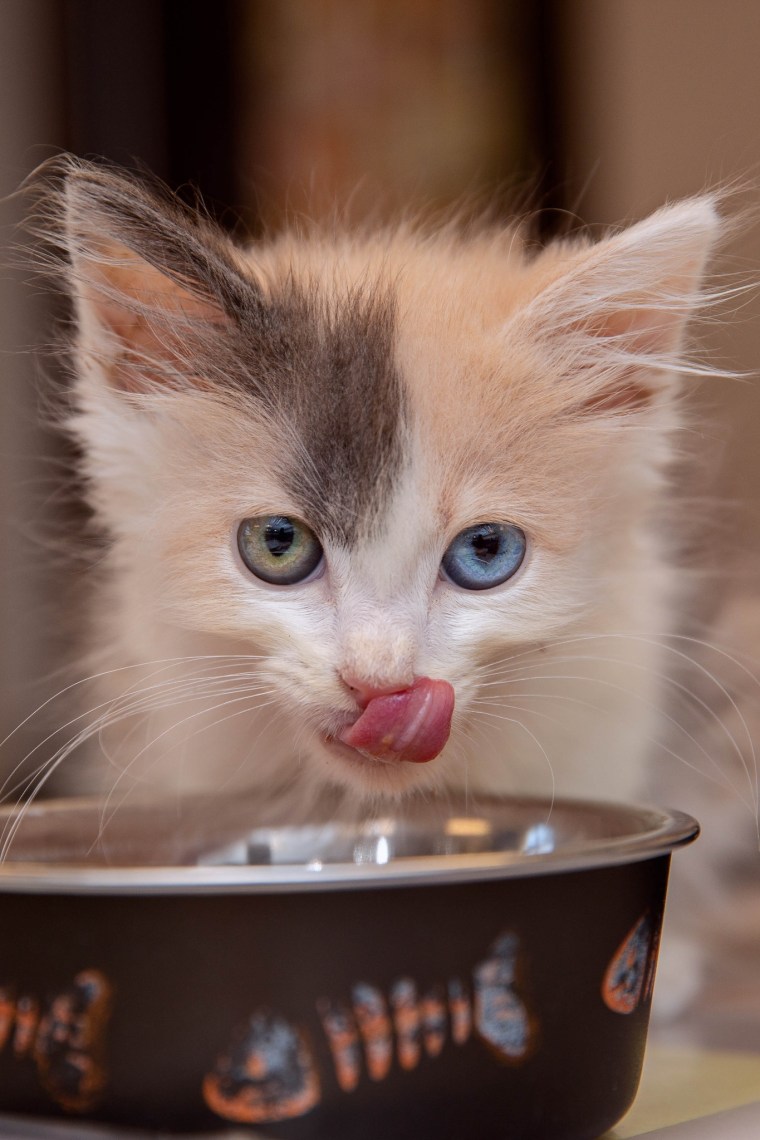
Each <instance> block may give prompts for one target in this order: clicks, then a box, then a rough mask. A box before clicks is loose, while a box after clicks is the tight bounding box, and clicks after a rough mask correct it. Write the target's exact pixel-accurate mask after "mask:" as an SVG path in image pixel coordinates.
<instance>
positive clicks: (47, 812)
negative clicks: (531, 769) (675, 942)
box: [0, 800, 698, 1140]
mask: <svg viewBox="0 0 760 1140" xmlns="http://www.w3.org/2000/svg"><path fill="white" fill-rule="evenodd" d="M236 812H237V814H238V816H241V817H243V816H244V815H245V812H244V805H241V804H238V805H232V806H231V805H227V808H226V809H223V808H221V807H219V805H218V804H215V803H214V802H212V801H208V800H207V801H204V803H203V804H202V805H200V806H199V805H198V804H196V805H195V808H194V809H187V810H183V812H182V813H178V811H177V809H176V805H173V806H172V808H171V809H170V808H168V807H167V808H165V809H159V808H144V809H141V808H139V807H132V808H128V807H125V808H123V809H121V810H120V811H118V812H116V813H114V814H113V818H111V819H110V821H109V810H108V809H107V808H106V807H105V806H104V805H99V804H96V803H94V802H92V801H90V802H87V801H81V800H79V801H76V800H71V801H59V802H50V803H48V804H42V805H39V806H37V805H35V806H32V807H30V808H29V809H28V810H27V811H26V813H25V814H24V816H23V817H22V818H21V820H20V823H19V817H17V816H14V815H13V814H12V813H7V814H6V816H5V817H4V820H0V823H2V822H4V825H5V830H4V834H5V837H6V839H7V838H9V837H10V835H11V834H12V833H13V840H12V842H10V844H9V855H8V857H7V860H6V862H5V863H4V864H2V865H1V866H0V924H1V925H2V930H3V936H2V940H1V941H0V1111H2V1112H4V1113H6V1114H14V1113H16V1114H25V1115H34V1116H38V1117H40V1116H41V1117H47V1118H56V1117H59V1118H61V1117H64V1118H65V1117H68V1118H69V1119H71V1118H80V1119H87V1120H96V1121H101V1122H113V1123H118V1124H120V1125H131V1126H136V1127H143V1128H147V1129H163V1130H167V1131H176V1132H190V1131H196V1130H197V1131H201V1130H207V1131H213V1130H214V1129H215V1128H218V1129H220V1130H223V1129H224V1128H225V1127H242V1128H243V1129H244V1130H245V1129H248V1130H250V1131H251V1134H252V1135H253V1136H265V1137H273V1138H277V1137H282V1138H284V1140H291V1138H292V1140H307V1138H308V1140H356V1137H358V1136H361V1137H362V1140H380V1138H381V1137H382V1138H383V1140H385V1138H386V1137H388V1136H393V1137H394V1140H427V1138H430V1140H448V1138H451V1140H453V1138H456V1140H461V1137H463V1136H477V1137H478V1140H490V1138H494V1140H495V1138H497V1137H498V1138H500V1140H505V1138H512V1140H532V1138H536V1140H538V1138H541V1140H551V1138H553V1137H556V1138H557V1140H582V1138H589V1140H590V1138H592V1137H598V1136H600V1135H601V1134H602V1133H603V1132H604V1131H605V1130H606V1129H608V1128H609V1127H611V1126H612V1125H613V1124H614V1123H615V1122H616V1121H617V1120H619V1118H620V1117H621V1116H622V1115H623V1114H624V1112H625V1111H626V1109H627V1108H628V1107H629V1105H630V1104H631V1102H632V1100H633V1098H634V1095H635V1092H636V1088H637V1084H638V1080H639V1075H640V1070H641V1063H642V1059H643V1053H644V1044H645V1038H646V1032H647V1023H648V1019H649V1009H650V1001H651V995H652V987H653V980H654V971H655V964H656V959H657V948H658V942H659V936H660V927H661V921H662V914H663V906H664V899H665V889H666V882H667V876H668V868H669V862H670V855H671V852H672V850H673V849H674V848H675V847H678V846H680V845H682V844H685V843H688V842H689V841H690V840H692V839H693V838H694V837H695V836H696V834H697V831H698V828H697V825H696V823H695V822H694V820H692V819H690V818H689V817H687V816H685V815H681V814H679V813H677V812H666V811H659V810H653V809H648V808H640V807H631V806H615V805H609V804H605V805H599V804H589V803H580V802H578V803H573V802H563V803H554V804H549V803H547V802H541V801H529V800H519V801H508V802H507V801H495V800H489V801H478V803H477V805H473V803H472V801H470V803H469V805H468V806H467V810H465V807H464V805H463V804H457V803H455V802H448V803H447V804H446V806H445V807H443V806H441V805H440V804H438V805H436V804H435V803H429V804H427V805H418V806H417V807H416V808H415V809H414V810H407V811H406V813H405V814H404V815H403V817H401V816H399V817H397V818H379V817H378V818H374V819H373V820H372V821H371V822H363V823H360V824H357V823H351V822H348V821H341V820H340V819H337V818H335V817H334V818H333V819H332V821H331V822H329V823H325V824H324V825H323V826H310V827H302V828H294V827H285V826H257V827H256V828H255V829H253V830H251V829H250V825H248V826H245V825H244V824H243V823H242V822H241V819H240V818H238V819H234V818H233V817H234V816H235V813H236ZM248 818H249V819H250V815H249V817H248ZM220 820H224V827H221V828H220V827H219V821H220ZM16 824H18V827H17V830H13V829H15V828H16ZM220 836H221V838H220ZM146 853H147V854H146Z"/></svg>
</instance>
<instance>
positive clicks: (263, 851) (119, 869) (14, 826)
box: [0, 798, 698, 892]
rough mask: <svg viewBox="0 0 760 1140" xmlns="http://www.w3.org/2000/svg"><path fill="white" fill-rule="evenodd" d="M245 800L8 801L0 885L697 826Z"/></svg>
mask: <svg viewBox="0 0 760 1140" xmlns="http://www.w3.org/2000/svg"><path fill="white" fill-rule="evenodd" d="M254 808H255V805H251V804H246V803H245V802H243V801H240V800H236V801H234V802H229V801H224V800H222V799H219V800H214V799H209V798H204V799H202V800H200V799H196V800H187V801H185V802H184V803H183V804H182V805H181V806H179V805H177V804H176V803H173V804H172V805H171V806H164V807H162V806H157V805H155V804H142V805H134V804H133V805H127V806H124V807H122V808H120V809H119V810H114V809H113V808H112V807H109V806H108V805H107V804H104V803H101V802H98V801H92V800H68V801H66V800H62V801H51V802H49V803H47V804H44V803H43V804H36V805H32V806H30V807H29V808H27V809H26V810H25V811H24V812H23V813H21V812H19V811H18V810H16V811H10V810H9V811H6V813H5V817H4V818H3V817H2V816H0V828H1V829H2V837H3V839H4V840H5V841H6V842H5V848H6V854H5V859H4V861H3V862H2V863H1V864H0V891H2V890H21V889H30V888H31V889H37V890H43V889H46V890H65V889H71V890H76V891H100V890H104V891H105V890H123V891H130V892H131V891H136V890H146V891H167V890H172V891H175V890H179V891H185V890H187V891H193V890H202V891H205V890H208V889H215V888H217V887H227V888H229V889H232V890H276V889H287V890H293V889H299V888H300V889H302V888H304V887H305V886H306V885H307V884H308V885H309V887H310V889H313V888H314V887H315V886H319V885H321V886H323V887H341V886H344V887H351V886H354V887H356V886H359V885H369V884H372V885H380V884H381V883H382V884H386V885H390V884H393V883H399V882H409V881H420V880H421V879H430V880H431V881H432V880H434V881H454V880H459V879H467V878H488V877H505V876H512V875H532V874H540V873H546V872H547V871H550V870H560V871H561V870H575V869H580V868H583V867H593V866H602V865H611V864H619V863H627V862H633V861H637V860H641V859H645V858H649V857H653V856H655V855H658V854H664V853H666V852H668V851H671V850H672V849H673V848H675V847H677V846H680V845H682V844H684V843H688V842H690V841H691V840H692V839H693V838H694V837H695V836H696V834H697V832H698V825H697V824H696V822H695V821H694V820H693V819H691V817H689V816H686V815H684V814H682V813H680V812H674V811H667V810H661V809H657V808H647V807H641V806H636V805H622V804H609V803H591V802H580V801H577V802H573V801H557V802H553V803H552V802H549V801H545V800H537V799H536V800H530V799H511V800H497V799H479V800H478V802H477V803H476V804H474V803H473V802H472V800H470V801H468V802H467V803H466V804H465V803H464V802H456V801H454V800H451V799H449V800H447V801H446V802H445V803H444V802H443V801H441V802H427V803H420V802H418V803H411V804H407V805H405V806H404V808H403V810H402V811H399V812H398V813H396V814H395V815H390V814H388V815H374V816H372V817H371V818H357V817H355V816H354V817H353V818H352V817H348V816H346V813H345V811H343V812H338V811H336V812H334V813H333V814H332V815H331V816H323V817H322V818H323V822H318V823H310V824H308V825H301V826H292V825H288V824H286V823H283V822H282V821H281V820H271V819H270V820H261V819H260V818H258V817H257V812H256V810H254ZM257 818H258V822H255V823H254V822H252V821H254V820H257Z"/></svg>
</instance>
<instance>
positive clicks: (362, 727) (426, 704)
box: [336, 677, 454, 764]
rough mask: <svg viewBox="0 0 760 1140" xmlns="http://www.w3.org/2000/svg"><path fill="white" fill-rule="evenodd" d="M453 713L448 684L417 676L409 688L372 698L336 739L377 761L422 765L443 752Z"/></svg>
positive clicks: (452, 692)
mask: <svg viewBox="0 0 760 1140" xmlns="http://www.w3.org/2000/svg"><path fill="white" fill-rule="evenodd" d="M453 713H454V690H453V688H452V686H451V685H450V684H449V682H448V681H433V680H431V679H430V678H429V677H418V678H417V680H416V681H415V682H414V684H413V685H411V686H410V687H409V688H408V689H402V690H401V691H400V692H398V693H387V694H385V695H383V696H380V697H374V698H373V699H372V700H371V701H369V702H368V703H367V705H366V707H365V708H364V709H363V710H362V713H361V715H360V716H359V718H358V719H357V720H356V721H354V723H353V724H350V725H347V726H346V727H345V728H343V729H341V731H340V732H339V733H338V734H337V737H336V740H337V741H338V742H340V743H341V744H344V745H347V746H348V747H349V748H351V749H354V750H355V751H357V752H359V753H362V754H364V755H369V756H371V757H374V758H375V759H378V760H387V761H397V760H405V761H407V762H408V763H412V764H425V763H427V761H429V760H434V759H435V757H436V756H438V755H440V753H441V752H442V751H443V748H444V746H445V744H446V741H447V740H448V739H449V734H450V732H451V718H452V716H453Z"/></svg>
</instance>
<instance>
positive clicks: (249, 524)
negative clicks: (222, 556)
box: [237, 515, 322, 586]
mask: <svg viewBox="0 0 760 1140" xmlns="http://www.w3.org/2000/svg"><path fill="white" fill-rule="evenodd" d="M237 541H238V550H239V551H240V557H241V558H242V559H243V562H245V564H246V566H247V567H248V569H249V570H250V571H251V573H252V574H255V575H256V577H257V578H261V579H262V581H264V582H271V583H272V584H273V585H275V586H293V585H294V584H295V583H296V582H303V580H304V578H308V577H309V575H310V574H311V573H312V572H313V571H314V570H316V568H317V566H319V564H320V562H321V561H322V547H321V545H320V542H319V539H318V538H317V536H316V535H315V534H314V532H313V531H312V530H310V529H309V527H307V525H306V523H302V522H299V521H298V519H291V518H286V517H285V516H284V515H261V516H260V517H258V518H253V519H243V521H242V522H241V524H240V526H239V527H238V534H237Z"/></svg>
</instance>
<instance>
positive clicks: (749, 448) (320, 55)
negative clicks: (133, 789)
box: [0, 0, 760, 744]
mask: <svg viewBox="0 0 760 1140" xmlns="http://www.w3.org/2000/svg"><path fill="white" fill-rule="evenodd" d="M758 43H760V5H759V4H757V3H755V2H754V0H723V2H722V3H720V4H718V3H717V2H716V0H667V2H666V3H663V2H662V0H568V2H565V0H278V2H277V3H267V2H265V0H215V2H214V3H210V2H207V0H121V2H119V3H106V2H103V0H0V195H2V196H3V202H2V217H1V219H0V220H1V221H2V237H3V239H4V242H5V244H6V245H7V246H10V245H11V244H12V243H13V242H14V240H16V238H17V235H16V234H15V233H14V226H15V225H16V223H17V222H18V220H19V218H20V216H21V214H22V212H23V202H22V201H21V200H20V198H19V197H13V196H11V197H8V196H9V195H12V194H13V191H15V190H16V188H17V187H18V186H19V184H20V183H21V181H22V180H23V178H24V177H25V176H26V175H27V174H28V173H29V171H30V170H32V169H33V168H34V167H35V166H36V165H37V164H38V163H40V162H41V161H43V160H44V159H45V158H48V157H50V156H51V155H52V154H55V153H56V152H57V151H58V150H60V149H67V150H71V151H74V152H75V153H77V154H80V155H103V156H105V157H107V158H109V159H112V160H115V161H117V162H120V163H123V164H126V165H130V166H135V165H137V166H143V167H147V168H149V169H151V170H153V171H154V172H155V173H157V174H158V175H159V176H161V177H162V178H164V179H166V180H167V181H168V182H169V183H170V184H171V185H172V186H174V187H175V188H177V187H180V188H183V192H184V193H186V194H189V195H192V194H193V193H194V190H193V189H192V188H193V187H195V188H197V189H198V190H200V192H201V194H202V196H203V198H204V199H205V201H206V203H207V205H208V206H209V207H210V208H211V210H212V211H213V212H214V213H215V214H216V215H217V216H218V218H219V219H220V221H221V222H222V224H224V225H227V226H229V227H230V228H237V229H239V230H241V231H244V230H245V231H248V232H251V233H253V234H256V233H258V232H260V231H261V229H262V227H264V226H270V225H277V224H278V222H281V221H282V219H283V217H284V216H285V215H286V214H291V215H292V214H297V213H299V212H300V211H307V210H308V212H309V213H311V214H314V213H317V214H319V213H324V212H326V211H330V210H332V209H333V206H334V204H335V202H338V203H350V211H351V214H352V216H354V217H361V216H363V215H366V214H368V213H371V214H374V215H379V216H382V215H383V214H384V213H387V212H388V211H392V210H393V209H394V208H396V207H398V206H400V205H410V204H411V205H412V206H420V205H427V206H430V205H432V206H435V207H445V206H446V205H447V204H450V203H452V202H455V201H457V200H458V199H460V198H461V196H462V195H474V196H477V197H481V198H482V199H483V200H487V199H488V198H489V197H490V196H492V195H494V194H496V196H497V200H498V201H499V202H501V203H503V204H504V209H507V208H508V204H509V203H510V202H511V203H512V204H514V202H515V201H517V202H518V203H519V202H522V203H523V204H525V203H528V204H529V205H531V206H538V207H540V208H541V209H542V213H541V214H540V215H539V221H538V226H539V229H540V230H541V231H543V233H544V234H550V233H552V232H553V231H554V230H556V229H558V228H563V227H565V226H566V225H567V219H568V218H572V219H578V220H579V221H581V222H584V223H612V222H621V221H628V220H632V219H635V218H638V217H640V216H642V215H644V214H646V213H647V212H648V211H650V210H652V209H654V208H655V207H657V206H658V205H660V204H662V203H663V202H665V201H667V200H669V199H674V198H677V197H679V196H682V195H688V194H692V193H695V192H697V191H700V190H701V189H703V188H705V187H709V186H713V185H715V184H721V185H725V184H728V185H735V184H740V185H741V186H742V187H743V190H742V192H741V193H740V194H739V195H738V201H739V204H740V205H741V207H742V208H744V207H746V206H748V205H749V207H750V208H752V207H754V206H755V204H756V203H755V200H756V199H757V196H758V191H757V187H758V186H760V182H758V175H759V172H760V68H758V66H757V45H758ZM750 215H751V209H750ZM12 260H13V259H12V258H11V259H10V261H12ZM4 261H5V262H6V263H7V264H4V267H3V271H2V274H1V275H0V352H1V354H2V355H1V357H0V359H1V360H2V373H3V374H2V383H1V384H0V519H1V520H2V522H1V523H0V734H2V735H4V734H5V732H7V731H8V730H9V729H10V728H12V727H13V726H15V725H16V724H18V722H19V721H20V720H21V719H22V718H23V716H24V715H25V714H26V712H27V711H28V710H29V709H30V708H31V707H32V705H33V704H34V703H35V702H36V700H38V699H39V697H40V695H44V691H42V692H41V690H40V682H39V679H40V678H41V677H46V678H47V677H51V674H54V673H55V669H56V667H57V665H58V664H59V662H60V661H61V660H62V659H63V658H64V657H65V650H66V644H65V643H66V641H67V640H68V639H69V638H70V637H71V636H72V631H71V630H67V628H66V626H65V623H63V622H62V610H63V608H64V607H63V606H62V605H61V603H60V599H61V596H62V591H61V587H62V579H61V574H62V570H61V564H60V563H59V561H58V560H57V559H56V557H55V550H54V549H51V544H50V543H46V542H45V538H46V536H49V535H51V534H52V535H57V534H58V533H59V529H60V519H59V517H58V516H59V514H60V512H61V510H62V507H61V505H60V496H59V488H60V485H61V483H62V480H63V475H62V470H61V466H60V459H61V456H60V453H59V451H58V450H57V448H58V447H59V445H58V444H57V443H56V442H55V439H54V437H53V435H52V434H51V435H48V434H47V433H46V432H45V431H44V429H43V428H41V427H40V422H39V421H40V417H39V406H40V400H41V396H40V392H41V390H42V389H43V387H44V385H42V384H41V382H40V381H41V376H42V374H43V373H44V371H45V368H46V367H47V364H46V360H45V355H44V353H43V354H40V353H39V351H35V347H39V346H41V345H44V344H45V343H46V342H47V341H48V340H49V338H50V317H51V313H52V311H53V310H52V306H51V302H50V300H49V299H48V298H46V297H45V295H44V292H43V291H42V290H41V289H40V288H39V286H36V287H35V286H30V285H29V279H30V274H29V272H28V271H26V272H25V271H24V270H18V269H12V268H10V262H9V259H7V258H6V259H4ZM758 265H760V225H758V224H757V221H755V223H754V224H751V223H748V225H747V227H746V232H745V230H744V227H740V231H739V232H738V234H737V237H736V240H735V241H734V242H733V246H732V248H730V249H729V250H728V251H727V258H726V260H725V262H724V263H723V268H724V269H726V270H727V271H730V272H734V273H736V272H738V273H739V274H745V275H747V276H748V277H752V276H757V268H758ZM758 304H760V301H759V300H758V297H757V296H756V295H754V294H750V295H748V296H747V297H746V298H744V300H743V302H742V306H741V311H740V312H739V313H738V315H737V317H736V318H735V319H732V320H731V321H730V322H727V323H725V324H723V325H722V326H721V324H720V323H716V327H715V329H714V330H710V332H709V334H708V340H709V341H710V344H709V348H710V350H711V352H712V354H713V358H714V359H715V360H716V363H718V364H720V365H724V366H729V367H731V368H735V369H739V370H742V371H746V372H748V373H753V372H754V371H755V370H756V369H757V367H758V363H759V362H760V321H758V320H757V317H758V312H757V310H758ZM694 398H695V401H696V403H697V404H698V405H699V407H700V410H701V411H702V413H703V421H702V422H703V427H702V428H700V432H701V436H700V438H699V440H698V446H699V447H700V448H701V449H702V450H703V452H704V453H705V455H706V456H707V457H708V460H709V464H708V472H709V475H708V479H707V484H708V485H706V486H705V487H700V488H697V491H698V492H699V493H700V494H701V493H707V494H709V496H710V497H711V498H713V499H717V500H719V501H721V502H722V503H724V507H723V508H721V510H720V511H718V512H714V514H713V522H712V523H711V526H710V530H709V544H710V545H711V546H712V547H713V550H714V551H717V558H716V562H717V563H718V564H719V567H720V569H721V571H726V572H727V575H726V577H725V579H724V580H728V581H729V582H730V583H731V588H732V590H735V591H737V592H738V591H743V590H745V589H746V588H750V589H751V587H752V580H753V576H754V565H755V557H754V556H756V555H757V553H758V552H760V528H759V527H758V525H757V522H758V505H759V504H760V448H759V447H758V442H757V434H756V430H757V429H756V425H757V424H758V423H759V422H760V384H757V383H754V384H753V383H751V382H721V383H717V382H716V383H714V384H711V385H703V386H702V390H701V391H700V393H699V394H698V395H696V396H695V397H694ZM54 545H55V544H52V546H53V547H54ZM718 602H719V594H718V593H717V592H716V591H710V592H709V597H708V605H711V606H717V605H718ZM50 684H52V685H53V687H55V678H54V677H53V679H52V680H51V681H50ZM22 736H23V734H22ZM22 743H23V740H22V739H19V744H22Z"/></svg>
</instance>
